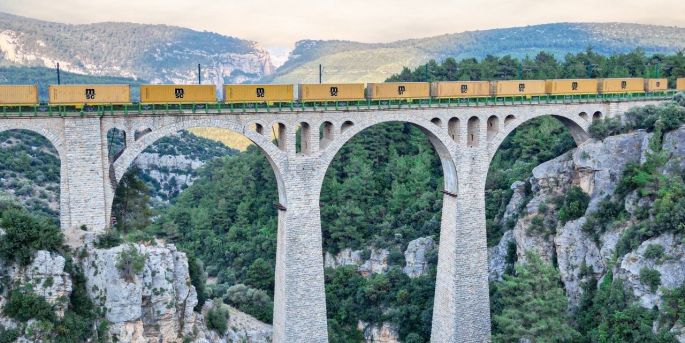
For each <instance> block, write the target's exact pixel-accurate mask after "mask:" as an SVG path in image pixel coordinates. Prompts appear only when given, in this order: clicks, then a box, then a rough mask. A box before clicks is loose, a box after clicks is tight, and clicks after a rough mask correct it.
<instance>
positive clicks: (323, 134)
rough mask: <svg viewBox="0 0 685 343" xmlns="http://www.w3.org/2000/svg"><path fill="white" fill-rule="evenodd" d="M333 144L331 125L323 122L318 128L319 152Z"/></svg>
mask: <svg viewBox="0 0 685 343" xmlns="http://www.w3.org/2000/svg"><path fill="white" fill-rule="evenodd" d="M331 142H333V123H331V122H329V121H325V122H323V123H322V124H321V125H320V126H319V150H325V149H326V148H328V146H329V145H330V144H331Z"/></svg>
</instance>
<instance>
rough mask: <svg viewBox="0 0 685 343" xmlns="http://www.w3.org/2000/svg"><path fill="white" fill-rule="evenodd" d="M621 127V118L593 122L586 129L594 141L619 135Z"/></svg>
mask: <svg viewBox="0 0 685 343" xmlns="http://www.w3.org/2000/svg"><path fill="white" fill-rule="evenodd" d="M622 130H623V127H622V125H621V117H620V116H616V117H613V118H606V119H602V120H593V121H592V124H590V127H589V128H588V131H590V136H591V137H592V138H595V139H599V140H602V139H604V138H607V137H609V136H613V135H617V134H619V133H621V132H622Z"/></svg>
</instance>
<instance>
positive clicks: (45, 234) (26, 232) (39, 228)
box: [0, 209, 64, 266]
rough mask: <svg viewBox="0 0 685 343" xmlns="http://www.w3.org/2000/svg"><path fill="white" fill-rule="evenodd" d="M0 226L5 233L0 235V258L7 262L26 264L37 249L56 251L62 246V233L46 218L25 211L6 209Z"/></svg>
mask: <svg viewBox="0 0 685 343" xmlns="http://www.w3.org/2000/svg"><path fill="white" fill-rule="evenodd" d="M0 227H2V228H3V229H4V230H5V235H3V236H2V237H0V258H2V259H3V260H5V261H7V262H10V263H11V262H14V261H18V262H19V263H20V264H21V265H24V266H25V265H28V264H30V263H31V261H32V260H33V255H34V254H35V252H36V251H38V250H47V251H53V252H56V251H58V250H59V249H60V248H61V247H62V242H63V240H64V235H63V234H62V232H61V231H60V230H59V227H57V226H56V225H55V224H53V223H52V221H50V220H49V219H47V218H42V219H39V218H35V217H33V216H31V215H30V214H29V213H28V212H27V211H21V210H14V209H12V210H8V211H5V212H3V213H2V222H0Z"/></svg>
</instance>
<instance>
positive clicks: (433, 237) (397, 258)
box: [320, 122, 457, 342]
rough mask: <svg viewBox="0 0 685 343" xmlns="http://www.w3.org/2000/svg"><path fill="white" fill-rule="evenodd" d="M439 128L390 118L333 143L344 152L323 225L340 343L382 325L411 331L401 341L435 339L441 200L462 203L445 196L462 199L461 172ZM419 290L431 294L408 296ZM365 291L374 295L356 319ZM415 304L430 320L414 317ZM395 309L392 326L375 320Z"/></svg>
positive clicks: (324, 194)
mask: <svg viewBox="0 0 685 343" xmlns="http://www.w3.org/2000/svg"><path fill="white" fill-rule="evenodd" d="M358 125H360V126H361V124H358ZM431 128H434V127H432V126H431V125H430V124H429V127H426V128H423V127H418V126H415V125H413V124H409V123H403V122H386V123H381V124H376V125H373V126H370V127H366V128H363V129H362V128H359V129H357V128H355V129H354V130H355V131H354V132H353V133H355V134H354V135H353V136H352V137H351V138H350V139H349V140H348V141H347V142H344V145H342V146H341V144H343V142H337V144H336V145H335V146H334V147H329V149H333V148H336V149H339V150H337V153H336V154H335V157H332V161H331V162H330V164H329V166H328V169H327V172H326V176H325V179H324V180H323V186H322V190H321V198H320V203H321V222H322V233H323V249H324V256H325V257H324V266H325V280H326V292H327V293H326V297H327V307H328V309H329V311H328V313H329V318H328V322H329V332H330V333H331V334H333V335H335V336H337V337H339V338H340V340H341V341H350V342H351V341H354V339H353V337H360V334H364V333H365V334H367V335H370V334H371V332H372V331H373V329H374V328H379V327H381V326H383V325H384V324H387V325H390V324H392V325H394V326H396V327H403V328H405V329H406V330H404V331H403V332H402V333H401V334H400V337H394V339H397V340H398V341H404V340H405V339H406V338H407V336H408V335H412V336H416V335H418V336H419V337H421V338H422V339H423V340H424V341H429V340H430V329H429V327H428V326H430V318H432V311H433V310H432V306H431V304H432V301H433V296H434V290H435V280H436V279H435V277H436V274H435V273H436V268H437V256H438V246H439V245H438V244H439V239H440V232H441V228H440V225H441V224H440V223H441V221H442V218H441V215H442V210H441V207H442V206H441V205H442V202H443V197H447V199H448V201H456V200H453V199H456V198H454V196H453V195H448V196H445V195H443V194H441V193H440V192H441V191H443V190H447V191H449V192H448V193H451V194H454V195H456V193H457V190H456V169H455V168H454V164H453V163H452V162H451V159H449V161H446V160H445V159H443V157H444V156H445V155H443V154H444V153H446V151H447V148H446V147H445V146H444V145H443V144H442V143H441V142H439V141H436V140H435V139H436V137H435V136H434V135H433V134H432V133H431V131H430V129H431ZM435 129H437V128H435ZM381 285H383V286H381ZM386 287H387V288H386ZM417 288H420V289H423V290H425V291H424V292H421V294H420V295H418V294H416V293H412V294H414V295H412V296H411V297H412V299H411V300H410V299H409V298H408V297H409V292H410V291H409V290H410V289H417ZM360 291H361V292H362V293H364V294H369V295H370V297H365V298H364V300H363V301H364V304H363V305H362V306H363V307H364V311H363V313H353V312H351V311H354V310H353V307H351V306H350V305H349V304H355V303H356V304H359V303H358V302H359V301H360V298H359V297H357V296H356V295H357V294H362V293H359V292H360ZM372 294H375V295H372ZM380 294H386V295H387V297H386V296H382V297H379V295H380ZM382 299H385V300H382ZM386 300H387V301H386ZM409 302H411V304H412V306H413V307H414V308H415V310H414V311H417V310H418V311H420V312H421V313H422V317H423V318H428V321H423V322H418V321H416V320H413V319H411V318H412V315H410V314H409V312H407V310H408V307H407V306H405V305H406V304H408V303H409ZM389 308H392V309H393V311H394V310H396V311H398V312H397V313H396V315H394V316H393V322H392V323H389V322H386V323H383V322H379V321H378V320H377V318H379V317H374V315H373V314H376V313H381V312H382V311H384V310H386V309H389ZM331 309H333V310H331ZM414 313H415V312H414ZM360 331H362V333H360Z"/></svg>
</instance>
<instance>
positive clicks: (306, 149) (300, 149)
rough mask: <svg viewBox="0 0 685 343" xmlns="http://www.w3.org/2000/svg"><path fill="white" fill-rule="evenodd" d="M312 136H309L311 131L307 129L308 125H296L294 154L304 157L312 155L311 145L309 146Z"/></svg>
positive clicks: (303, 123)
mask: <svg viewBox="0 0 685 343" xmlns="http://www.w3.org/2000/svg"><path fill="white" fill-rule="evenodd" d="M311 136H312V134H311V129H310V127H309V124H307V123H305V122H302V123H300V124H299V125H298V128H297V131H296V137H295V138H296V143H295V144H296V146H295V149H296V152H297V153H299V154H302V155H304V156H311V155H312V145H311V140H312V137H311Z"/></svg>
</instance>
